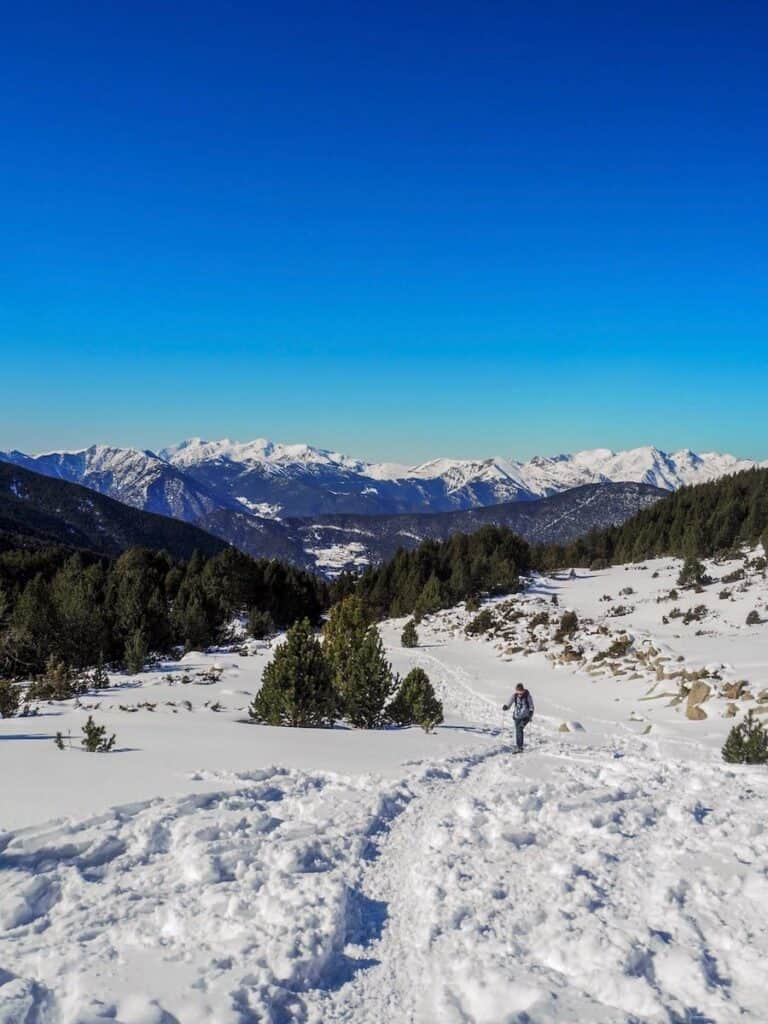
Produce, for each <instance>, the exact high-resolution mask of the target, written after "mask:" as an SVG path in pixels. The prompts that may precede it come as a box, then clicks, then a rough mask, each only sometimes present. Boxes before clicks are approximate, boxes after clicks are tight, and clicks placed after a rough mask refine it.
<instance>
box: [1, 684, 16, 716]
mask: <svg viewBox="0 0 768 1024" xmlns="http://www.w3.org/2000/svg"><path fill="white" fill-rule="evenodd" d="M20 704H21V687H20V686H14V685H13V683H12V682H11V681H10V679H0V718H13V716H14V715H15V714H16V712H17V711H18V710H19V705H20Z"/></svg>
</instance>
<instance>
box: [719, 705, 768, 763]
mask: <svg viewBox="0 0 768 1024" xmlns="http://www.w3.org/2000/svg"><path fill="white" fill-rule="evenodd" d="M722 753H723V760H724V761H727V762H728V763H729V764H768V731H766V728H765V726H764V725H763V723H762V722H761V721H760V719H759V718H756V717H755V713H754V711H750V712H749V714H748V715H747V717H746V718H745V719H744V721H743V722H740V723H739V724H738V725H734V727H733V728H732V729H731V731H730V732H729V733H728V739H727V740H726V741H725V744H724V745H723V751H722Z"/></svg>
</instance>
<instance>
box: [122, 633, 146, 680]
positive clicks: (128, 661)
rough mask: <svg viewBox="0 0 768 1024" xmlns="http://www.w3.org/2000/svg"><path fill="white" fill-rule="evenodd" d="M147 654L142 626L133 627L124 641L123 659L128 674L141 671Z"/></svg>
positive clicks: (135, 673) (133, 674)
mask: <svg viewBox="0 0 768 1024" xmlns="http://www.w3.org/2000/svg"><path fill="white" fill-rule="evenodd" d="M148 656H149V650H148V647H147V637H146V633H145V632H144V629H143V628H139V629H135V630H134V631H133V632H132V633H131V635H130V636H129V637H128V639H127V640H126V642H125V654H124V660H125V668H126V671H127V672H128V673H129V675H132V676H135V675H137V674H138V673H139V672H142V671H143V670H144V663H145V662H146V660H147V657H148Z"/></svg>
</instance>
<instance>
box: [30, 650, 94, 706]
mask: <svg viewBox="0 0 768 1024" xmlns="http://www.w3.org/2000/svg"><path fill="white" fill-rule="evenodd" d="M87 689H88V683H87V682H86V681H84V680H82V679H78V678H77V676H76V675H75V673H74V672H73V671H72V669H71V668H70V667H69V665H67V663H66V662H65V661H62V660H61V659H60V658H57V657H56V655H55V654H51V655H49V656H48V660H47V661H46V663H45V671H44V672H43V674H42V676H40V677H39V678H38V679H35V681H34V682H33V683H32V684H31V685H30V687H29V689H28V691H27V698H28V700H70V698H72V697H77V696H79V695H80V694H82V693H85V691H86V690H87Z"/></svg>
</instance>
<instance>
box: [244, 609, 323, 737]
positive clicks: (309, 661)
mask: <svg viewBox="0 0 768 1024" xmlns="http://www.w3.org/2000/svg"><path fill="white" fill-rule="evenodd" d="M335 709H336V694H335V692H334V689H333V684H332V680H331V669H330V666H329V665H328V661H327V660H326V657H325V655H324V653H323V648H322V647H321V645H320V641H319V640H318V639H317V637H316V636H315V635H314V633H313V631H312V627H311V625H310V624H309V620H308V619H302V620H301V621H300V622H297V623H296V624H295V625H294V626H292V627H291V628H290V629H289V630H288V633H287V634H286V638H285V641H284V642H283V643H282V644H280V645H279V647H278V648H277V650H276V651H275V654H274V657H273V658H272V661H270V663H269V664H268V665H267V667H266V668H265V669H264V677H263V681H262V685H261V689H260V690H259V692H258V693H257V694H256V696H255V698H254V700H253V703H252V704H251V706H250V708H249V709H248V714H249V716H250V717H251V718H252V719H253V720H254V721H256V722H264V723H265V724H266V725H287V726H293V727H313V726H328V725H332V724H333V717H334V712H335Z"/></svg>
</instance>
